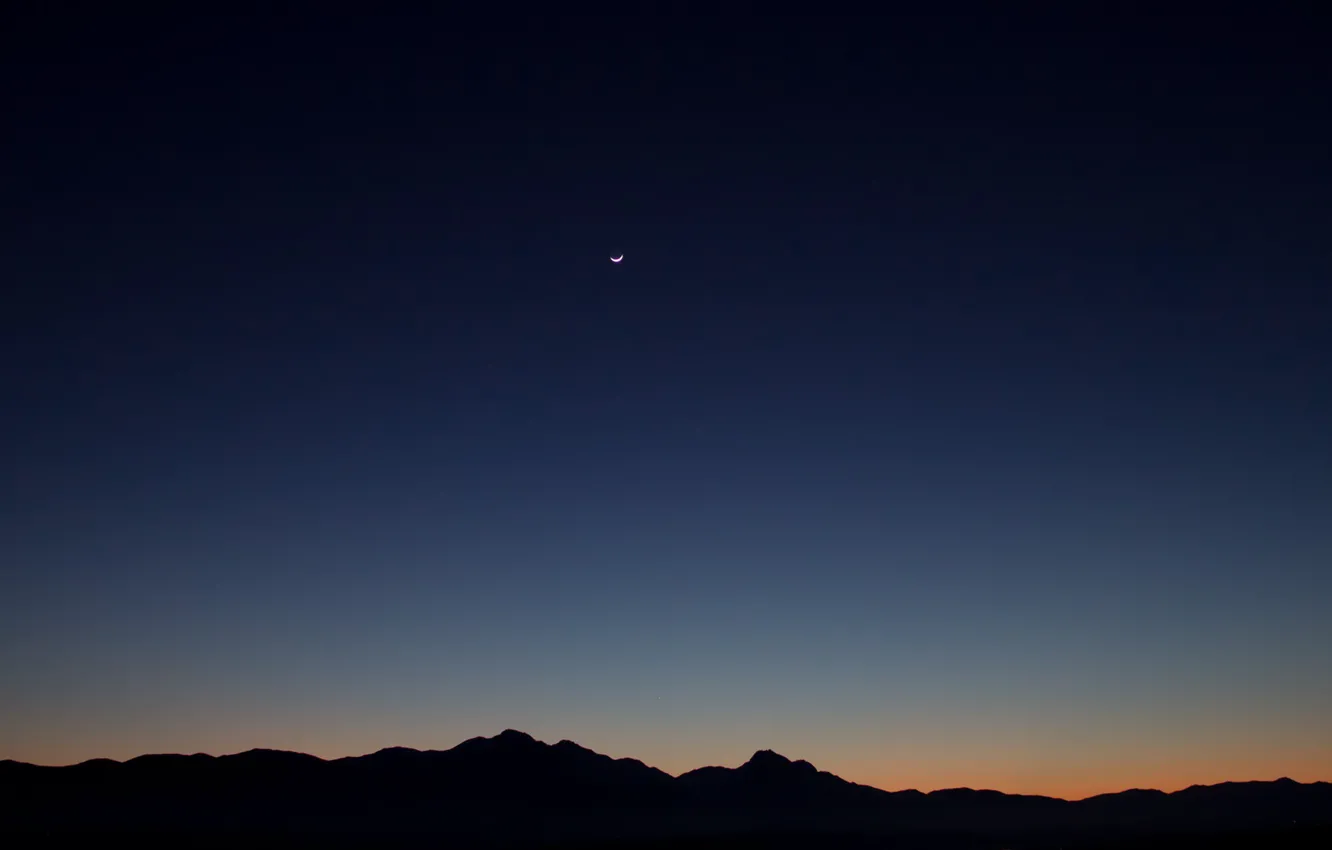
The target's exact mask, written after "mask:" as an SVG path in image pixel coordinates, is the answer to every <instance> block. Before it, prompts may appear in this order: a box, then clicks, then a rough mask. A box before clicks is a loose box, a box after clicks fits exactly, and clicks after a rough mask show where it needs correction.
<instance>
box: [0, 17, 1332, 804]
mask: <svg viewBox="0 0 1332 850" xmlns="http://www.w3.org/2000/svg"><path fill="white" fill-rule="evenodd" d="M51 5H52V6H54V4H51ZM242 5H243V4H242ZM281 5H282V4H265V5H263V6H259V5H256V6H255V7H254V8H255V9H256V10H259V9H262V10H264V11H262V12H259V11H256V12H254V13H253V14H249V15H243V14H242V13H241V12H240V11H238V10H237V9H238V7H237V6H236V5H235V4H226V8H228V9H230V10H231V11H230V12H229V13H228V14H227V15H226V16H224V17H218V18H208V17H204V16H203V13H202V11H201V10H200V9H198V8H196V7H195V6H193V5H190V4H181V5H180V6H179V8H177V9H176V11H175V12H174V13H172V14H171V15H170V16H163V17H156V18H153V17H147V16H145V17H142V18H133V17H127V16H126V15H125V14H124V13H122V12H121V11H119V10H120V7H118V6H114V4H112V5H108V6H106V8H105V9H103V8H101V7H100V6H93V5H91V4H90V5H89V8H87V9H84V10H82V11H79V12H77V13H76V12H74V11H70V10H66V11H65V12H63V13H61V14H57V12H58V10H57V9H54V8H46V11H45V12H44V13H43V12H35V11H31V10H29V11H26V12H21V13H19V14H17V15H15V13H13V12H12V11H11V12H9V13H7V14H8V15H9V16H10V17H9V18H8V19H7V20H6V22H5V23H4V24H3V25H0V32H3V33H4V35H3V36H0V39H2V41H0V56H2V57H3V59H0V63H2V64H0V71H2V72H3V77H2V78H3V102H2V103H0V127H2V128H3V129H2V131H0V154H2V155H0V163H2V165H0V181H2V182H0V216H2V218H0V225H2V226H0V281H3V286H0V345H2V346H3V348H0V353H2V354H3V360H2V361H0V362H3V371H0V439H3V448H4V451H3V461H2V462H0V483H2V484H3V486H2V487H0V758H13V759H19V760H23V761H32V762H37V763H43V764H66V763H72V762H77V761H82V760H84V759H88V758H94V757H111V758H117V759H124V758H128V757H132V756H134V755H137V754H140V753H144V752H178V751H179V752H197V751H204V752H212V753H215V754H221V753H228V752H237V751H241V750H245V749H249V748H252V747H274V748H281V749H293V750H301V751H305V752H310V753H314V754H316V755H320V756H324V757H336V756H343V755H351V754H360V753H364V752H371V751H374V750H377V749H380V748H381V747H386V746H393V745H401V746H410V747H416V748H420V749H426V748H440V749H442V748H447V747H451V746H453V745H454V744H456V743H458V742H459V741H461V740H463V739H465V738H468V737H472V736H475V735H493V734H495V733H497V732H499V731H500V730H502V729H504V728H506V727H513V728H518V729H522V730H524V731H527V732H530V733H532V734H533V735H535V736H537V737H538V738H541V739H544V740H547V741H551V742H554V741H557V740H560V739H561V738H571V739H574V740H576V741H578V742H579V743H581V744H583V745H585V746H588V747H591V748H593V749H596V750H598V751H601V752H605V753H608V754H610V755H614V756H633V757H636V758H640V759H642V760H644V761H645V762H647V763H648V764H651V765H654V766H657V767H660V768H662V769H663V770H666V771H668V772H671V773H679V772H682V771H684V770H687V769H690V768H694V767H698V766H701V765H704V764H728V765H734V764H738V763H740V762H742V761H744V760H745V759H746V758H748V756H749V755H750V754H751V753H752V752H753V751H754V750H756V749H760V748H771V749H774V750H777V751H778V752H781V753H784V754H786V755H788V756H790V757H791V758H804V759H808V760H809V761H811V762H813V763H814V764H815V765H817V766H818V767H820V768H822V769H825V770H830V771H832V772H834V773H837V774H839V775H841V776H843V777H845V778H847V779H851V780H854V781H859V782H865V783H869V784H873V785H877V786H880V787H884V788H888V789H897V788H906V787H915V788H921V789H923V790H929V789H933V788H940V787H950V786H958V785H969V786H973V787H990V788H997V789H999V790H1002V791H1010V792H1018V791H1021V792H1035V793H1047V794H1053V795H1058V796H1069V797H1077V796H1086V795H1088V794H1092V793H1098V792H1102V791H1113V790H1120V789H1123V788H1128V787H1134V786H1140V787H1159V788H1163V789H1165V790H1174V789H1176V788H1180V787H1183V786H1186V785H1188V784H1190V783H1195V782H1197V783H1212V782H1219V781H1224V780H1247V779H1274V778H1277V777H1279V776H1289V777H1291V778H1294V779H1298V780H1302V781H1311V780H1317V779H1322V780H1332V725H1329V724H1328V722H1327V718H1328V717H1332V653H1330V652H1329V650H1328V648H1329V647H1332V437H1330V436H1329V435H1332V237H1330V236H1329V234H1332V201H1330V200H1329V198H1332V154H1329V151H1332V119H1329V114H1332V110H1330V109H1329V97H1328V92H1329V91H1332V73H1329V64H1328V63H1327V62H1326V60H1321V59H1320V58H1319V57H1320V52H1321V51H1324V50H1325V49H1326V38H1327V35H1328V30H1327V28H1326V26H1322V25H1320V22H1319V20H1318V18H1315V17H1313V15H1314V14H1316V10H1315V9H1314V7H1313V6H1312V5H1310V6H1309V7H1308V8H1309V15H1310V17H1308V18H1307V19H1303V20H1301V19H1298V18H1296V17H1293V16H1291V17H1279V16H1277V15H1276V13H1273V12H1267V11H1265V12H1263V17H1250V18H1245V17H1235V16H1226V15H1225V14H1223V13H1222V12H1220V11H1213V12H1211V13H1210V15H1211V16H1210V17H1209V16H1202V17H1198V16H1189V17H1175V18H1171V17H1166V16H1163V15H1162V14H1160V13H1159V10H1158V9H1157V7H1156V6H1150V7H1149V6H1146V5H1144V6H1142V9H1143V10H1147V11H1152V12H1153V13H1152V14H1146V13H1140V14H1137V15H1134V14H1128V13H1122V14H1115V15H1110V14H1108V13H1096V12H1089V11H1087V9H1090V8H1099V7H1100V6H1098V4H1067V10H1066V11H1064V12H1059V13H1050V14H1046V15H1042V16H1039V17H1038V16H1032V17H1015V16H1013V15H1011V14H1009V15H1002V16H1001V15H997V14H996V13H995V11H994V10H997V9H998V8H999V7H1000V5H1002V6H1003V7H1005V8H1007V7H1008V5H1009V4H986V5H985V6H984V7H977V8H989V9H991V10H992V11H991V12H989V13H984V12H978V11H977V10H976V8H969V9H965V10H963V9H962V7H960V6H954V7H953V8H954V9H955V10H956V11H957V14H955V15H952V16H949V15H945V14H944V13H943V12H942V11H939V12H936V13H934V14H933V15H932V16H930V17H925V16H923V13H922V14H918V15H912V16H905V15H899V16H897V17H893V16H889V15H888V12H887V10H889V9H890V8H892V9H896V8H897V7H895V6H892V7H889V6H885V7H883V13H882V15H881V16H879V17H866V18H839V19H834V18H828V17H822V18H820V17H815V18H804V17H799V18H798V17H788V18H780V17H773V16H771V15H769V14H766V13H764V14H754V15H749V14H745V13H742V12H740V11H734V10H740V9H742V8H743V6H742V5H741V4H697V5H695V6H691V5H690V4H687V3H681V4H652V5H649V4H635V3H630V4H621V6H620V8H621V9H622V10H623V9H624V8H628V11H620V12H618V13H617V14H616V15H614V16H611V17H607V16H605V15H598V16H591V15H588V16H584V17H578V16H575V15H573V14H571V13H570V14H564V15H560V14H555V13H549V14H547V15H545V16H540V15H530V14H529V13H527V12H526V11H524V10H525V9H526V7H522V6H520V7H514V8H507V7H506V8H504V9H500V10H498V11H497V12H496V14H495V15H494V16H493V17H488V18H487V17H485V16H483V15H482V13H481V12H478V11H475V10H473V11H468V12H467V13H466V14H465V15H461V16H459V15H458V14H454V15H449V14H446V13H444V12H440V13H438V14H436V15H434V16H418V17H412V16H409V15H396V16H394V15H388V14H376V15H366V16H360V17H357V16H352V15H345V16H344V15H339V14H337V13H335V12H331V11H325V12H322V13H319V14H307V13H306V12H308V9H307V10H306V12H302V13H296V12H291V13H286V14H278V13H277V12H275V11H273V10H274V9H275V8H277V7H279V6H281ZM718 5H725V6H726V7H727V8H728V9H731V10H733V11H729V12H727V13H726V14H725V15H722V16H719V15H718V13H717V11H716V6H718ZM1104 5H1109V4H1104ZM1131 5H1132V4H1120V7H1122V8H1128V7H1130V6H1131ZM71 8H72V7H71ZM219 8H220V7H219ZM311 8H313V7H311ZM365 8H367V9H368V8H369V7H368V6H366V7H365ZM439 8H440V9H448V8H452V7H451V6H449V5H447V4H445V5H441V6H440V7H439ZM903 8H906V7H905V6H904V7H903ZM922 8H923V6H922ZM941 8H942V7H941ZM1028 8H1035V7H1034V6H1032V7H1028ZM1048 8H1054V4H1051V5H1050V6H1049V7H1048ZM1059 8H1065V7H1064V6H1063V5H1061V6H1060V7H1059ZM1191 8H1192V7H1191ZM1197 8H1198V9H1201V8H1202V7H1197ZM1250 8H1251V9H1252V10H1257V9H1259V8H1260V6H1257V5H1253V6H1250ZM1261 8H1264V9H1266V7H1265V6H1264V7H1261ZM645 10H646V11H645ZM456 11H457V10H455V12H456ZM963 11H965V12H966V14H963V13H962V12H963ZM621 252H623V254H624V257H625V259H624V261H623V263H621V264H618V265H616V264H612V263H611V262H609V260H608V257H609V256H610V255H612V254H614V255H619V254H620V253H621Z"/></svg>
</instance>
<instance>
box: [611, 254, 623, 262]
mask: <svg viewBox="0 0 1332 850" xmlns="http://www.w3.org/2000/svg"><path fill="white" fill-rule="evenodd" d="M623 259H624V254H621V255H620V256H618V257H611V258H610V261H611V262H612V263H618V262H619V261H620V260H623Z"/></svg>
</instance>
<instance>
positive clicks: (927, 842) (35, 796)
mask: <svg viewBox="0 0 1332 850" xmlns="http://www.w3.org/2000/svg"><path fill="white" fill-rule="evenodd" d="M111 840H114V841H115V843H116V844H117V846H122V845H124V846H138V847H149V846H152V847H157V846H161V847H166V846H172V847H241V846H267V847H309V848H316V847H319V848H338V847H348V848H350V847H403V848H406V847H478V848H479V847H494V848H500V847H546V848H565V847H567V848H574V847H581V848H602V850H612V848H660V850H666V848H746V847H754V848H758V847H774V848H784V847H818V848H859V847H865V848H869V847H883V848H940V850H944V849H945V848H957V850H962V848H976V850H982V849H983V850H1002V848H1011V849H1012V850H1017V849H1018V848H1030V850H1038V848H1039V850H1046V848H1049V850H1055V848H1066V850H1067V849H1068V848H1129V847H1134V848H1156V847H1160V848H1167V847H1168V848H1249V847H1252V848H1276V849H1277V850H1280V848H1305V847H1308V848H1313V847H1318V848H1328V847H1332V784H1329V783H1326V782H1318V783H1307V784H1306V783H1299V782H1293V781H1291V780H1288V779H1279V780H1276V781H1274V782H1232V783H1222V784H1220V785H1212V786H1194V787H1191V788H1187V789H1184V790H1182V791H1177V792H1174V793H1171V794H1166V793H1163V792H1160V791H1144V790H1130V791H1124V792H1121V793H1118V794H1105V795H1101V796H1098V797H1092V798H1089V799H1086V800H1079V801H1076V802H1073V801H1068V800H1060V799H1055V798H1050V797H1038V796H1025V795H1010V794H1001V793H999V792H996V791H974V790H971V789H966V788H962V789H951V790H945V791H934V792H931V793H929V794H923V793H920V792H918V791H897V792H887V791H882V790H879V789H877V788H870V787H868V786H864V785H857V784H855V783H851V782H847V781H845V780H843V779H840V778H839V777H836V776H833V775H832V774H830V773H827V772H824V771H819V770H817V769H816V768H815V767H813V766H812V765H810V764H809V763H807V762H804V761H794V762H793V761H790V760H788V759H786V758H784V757H783V756H780V755H777V754H776V753H772V752H769V751H766V750H765V751H760V752H758V753H755V754H754V757H753V758H751V759H750V760H749V761H748V762H746V763H745V764H744V765H742V766H741V767H738V768H723V767H704V768H700V769H698V770H694V771H690V772H689V773H686V774H683V775H681V776H679V777H672V776H670V775H669V774H666V773H663V772H662V771H659V770H656V769H655V768H652V767H648V766H647V765H644V764H643V763H642V762H639V761H636V760H634V759H611V758H610V757H608V756H604V755H600V754H598V753H595V752H592V751H591V750H588V749H585V748H583V747H580V746H578V745H577V744H574V743H573V742H571V741H561V742H560V743H558V744H554V745H548V744H544V743H542V742H540V741H536V740H534V739H533V738H531V737H530V736H528V735H525V734H523V733H521V732H514V731H512V730H510V731H507V732H504V733H502V734H500V735H497V736H496V737H494V738H473V739H471V740H469V741H465V742H463V743H462V744H459V745H458V746H457V747H454V748H453V749H450V750H444V751H428V752H421V751H418V750H410V749H403V748H393V749H387V750H381V751H379V752H377V753H374V754H371V755H367V756H360V757H355V758H345V759H336V760H332V761H325V760H323V759H319V758H316V757H314V756H308V755H303V754H300V753H288V752H277V751H271V750H252V751H250V752H246V753H240V754H237V755H232V756H222V757H217V758H215V757H213V756H208V755H192V756H184V755H153V756H141V757H139V758H135V759H131V760H129V761H127V762H114V761H109V760H94V761H89V762H84V763H82V764H78V765H73V766H69V767H59V768H54V767H39V766H36V765H29V764H21V763H18V762H12V761H11V762H0V842H3V846H5V847H45V846H50V847H57V846H68V845H69V844H70V842H71V841H78V843H79V844H80V845H82V846H90V845H92V844H96V843H101V842H102V841H111Z"/></svg>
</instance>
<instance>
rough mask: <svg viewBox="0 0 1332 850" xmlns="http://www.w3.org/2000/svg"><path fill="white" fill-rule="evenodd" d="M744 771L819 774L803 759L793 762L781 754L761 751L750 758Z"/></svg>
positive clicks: (743, 767)
mask: <svg viewBox="0 0 1332 850" xmlns="http://www.w3.org/2000/svg"><path fill="white" fill-rule="evenodd" d="M741 769H742V770H745V769H748V770H758V771H764V772H772V771H793V772H799V773H817V772H818V771H817V770H815V768H814V765H812V764H810V763H809V762H807V761H805V760H804V759H801V760H799V761H791V760H790V759H789V758H787V757H786V756H784V755H782V754H781V753H777V752H773V751H772V750H759V751H757V752H755V753H754V755H752V756H750V758H749V761H747V762H745V763H744V765H743V766H742V767H741Z"/></svg>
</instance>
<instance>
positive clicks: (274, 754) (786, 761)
mask: <svg viewBox="0 0 1332 850" xmlns="http://www.w3.org/2000/svg"><path fill="white" fill-rule="evenodd" d="M494 743H498V744H500V745H509V746H514V745H517V746H528V747H531V746H533V745H535V746H536V747H544V748H550V749H556V750H559V749H564V750H568V751H575V750H576V751H581V752H582V753H586V754H591V755H593V756H596V757H598V758H600V759H605V760H608V761H611V762H614V763H625V764H636V765H641V766H643V767H648V768H649V769H650V770H654V771H657V772H659V773H661V774H664V775H665V776H668V777H671V778H673V779H676V780H678V779H682V778H684V777H686V776H690V775H692V774H698V773H699V772H700V771H714V770H722V771H735V770H745V769H750V770H754V769H756V768H755V765H756V763H758V764H759V765H762V766H763V767H764V768H766V769H772V768H774V767H779V766H789V767H791V768H794V769H797V770H800V771H802V772H810V773H814V774H819V775H827V776H834V777H835V778H837V779H839V780H840V781H842V782H844V783H847V784H849V785H854V786H857V787H861V788H871V789H873V790H875V791H879V792H881V793H885V794H918V795H922V796H930V795H935V794H952V793H955V792H971V793H974V794H985V795H992V794H998V795H1001V796H1003V797H1015V798H1016V797H1034V798H1039V799H1045V800H1058V801H1061V802H1069V803H1078V802H1086V801H1090V800H1098V799H1103V798H1107V797H1119V796H1123V795H1161V796H1165V797H1171V796H1174V795H1178V794H1185V793H1188V792H1193V791H1195V789H1224V788H1230V787H1233V786H1273V787H1291V786H1298V787H1306V788H1307V787H1327V788H1330V789H1332V781H1327V780H1315V781H1313V782H1299V781H1297V780H1294V779H1291V778H1290V777H1287V776H1282V777H1278V778H1277V779H1270V780H1268V779H1241V780H1223V781H1221V782H1216V783H1212V784H1203V783H1194V784H1191V785H1188V786H1186V787H1184V788H1180V789H1176V790H1174V791H1165V790H1162V789H1158V788H1139V787H1134V788H1126V789H1124V790H1122V791H1106V792H1101V793H1098V794H1092V795H1088V796H1086V797H1058V796H1055V795H1051V794H1026V793H1020V792H1008V791H999V790H997V789H991V788H972V787H970V786H956V787H947V788H936V789H933V790H930V791H921V790H919V789H916V788H901V789H897V790H892V791H890V790H888V789H885V788H880V787H878V786H875V785H868V784H865V783H857V782H852V781H850V780H846V779H842V778H841V777H836V776H835V775H834V774H832V773H829V772H828V771H823V770H819V769H818V768H816V767H815V766H814V765H813V764H811V763H810V762H808V761H806V760H804V759H791V758H788V757H787V756H784V755H782V754H780V753H777V752H776V751H774V750H770V749H760V750H756V751H755V752H754V754H753V755H752V756H750V758H749V759H748V760H747V761H745V762H744V763H743V764H741V765H739V766H738V767H734V768H731V767H724V766H721V765H702V766H700V767H696V768H692V769H690V770H686V771H684V772H682V773H679V774H674V775H672V774H670V773H667V772H666V771H664V770H661V769H660V768H653V767H649V766H648V765H647V764H646V763H645V762H643V761H641V760H640V759H636V758H633V757H626V756H621V757H618V758H617V757H614V756H609V755H605V754H603V753H598V752H596V751H595V750H591V749H589V748H587V747H584V746H582V745H581V744H579V743H577V742H575V741H572V740H570V739H568V738H564V739H561V740H560V741H558V742H556V743H555V744H547V743H545V742H544V741H540V740H538V739H537V738H535V737H534V736H532V735H530V734H528V733H526V732H521V731H519V730H516V729H505V730H504V731H502V732H500V733H499V734H497V735H495V736H493V737H490V738H487V737H485V736H475V737H472V738H468V739H466V740H464V741H461V742H459V743H458V744H455V745H454V746H453V747H451V748H449V749H447V750H434V749H427V750H420V749H416V748H414V747H404V746H389V747H382V748H380V749H378V750H375V751H374V752H371V753H363V754H361V755H353V756H338V757H336V758H324V757H322V756H316V755H312V754H310V753H304V752H301V751H299V750H286V749H277V748H272V747H254V748H251V749H248V750H243V751H240V752H236V753H224V754H221V755H213V754H211V753H203V752H195V753H189V754H186V753H142V754H140V755H137V756H133V757H131V758H129V759H126V760H124V761H119V760H116V759H112V758H105V757H99V758H91V759H85V760H84V761H81V762H75V763H72V764H66V765H46V764H35V763H32V762H24V761H18V760H16V759H8V758H6V759H0V770H3V769H6V768H20V769H24V768H33V769H37V770H42V771H52V770H65V771H67V770H73V769H79V768H88V767H94V766H107V767H109V766H113V765H132V764H142V763H145V762H146V761H154V762H158V761H164V760H182V759H192V760H201V759H211V760H219V761H220V760H231V759H241V758H254V759H257V758H264V759H275V758H287V759H291V760H297V759H299V760H301V761H304V762H307V763H311V764H313V763H318V764H325V765H332V764H338V763H343V762H350V761H358V760H365V759H371V758H376V757H388V758H392V757H395V756H397V755H400V754H401V755H407V754H412V755H419V756H429V755H434V754H439V753H450V752H455V751H458V750H459V749H460V748H465V747H484V746H488V745H492V744H494ZM408 757H411V756H408Z"/></svg>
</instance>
